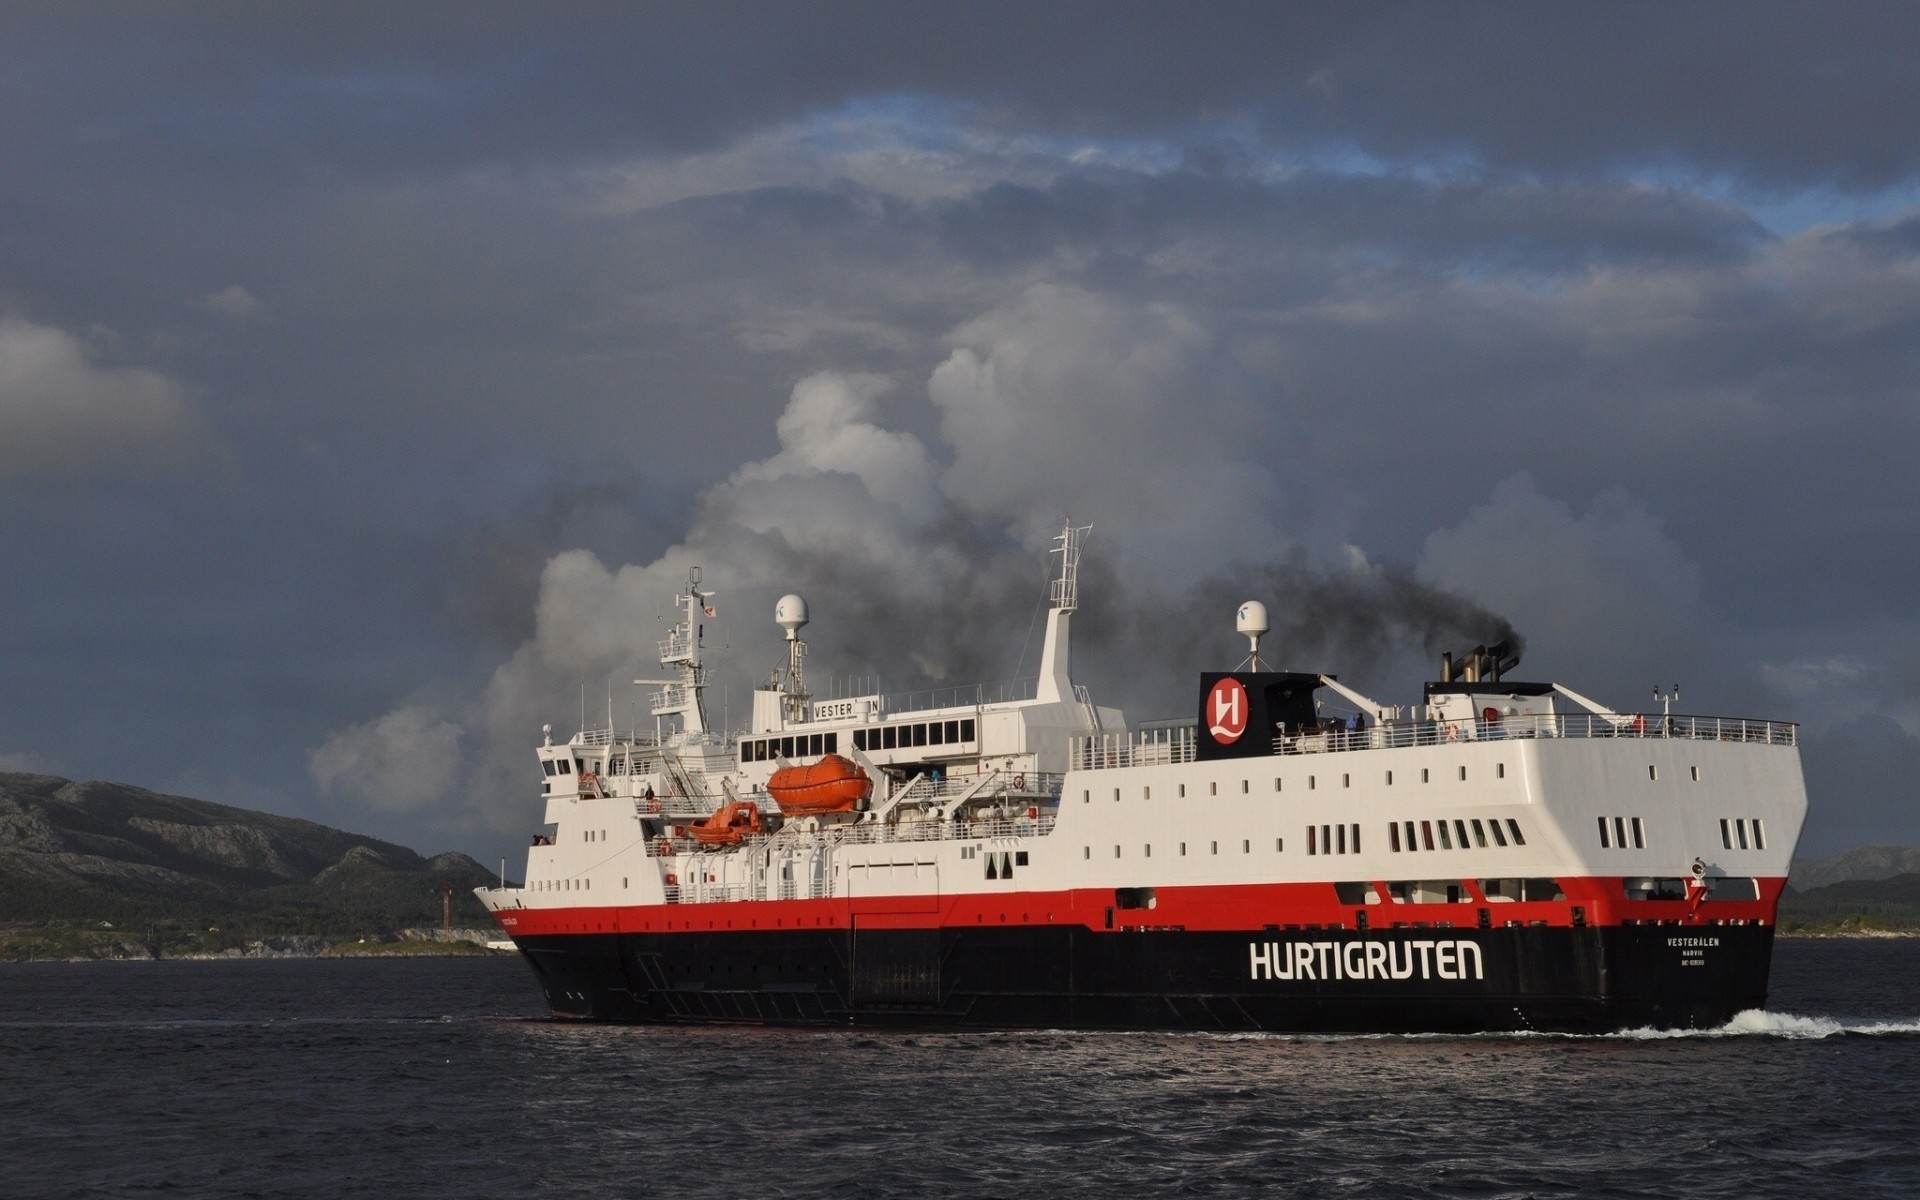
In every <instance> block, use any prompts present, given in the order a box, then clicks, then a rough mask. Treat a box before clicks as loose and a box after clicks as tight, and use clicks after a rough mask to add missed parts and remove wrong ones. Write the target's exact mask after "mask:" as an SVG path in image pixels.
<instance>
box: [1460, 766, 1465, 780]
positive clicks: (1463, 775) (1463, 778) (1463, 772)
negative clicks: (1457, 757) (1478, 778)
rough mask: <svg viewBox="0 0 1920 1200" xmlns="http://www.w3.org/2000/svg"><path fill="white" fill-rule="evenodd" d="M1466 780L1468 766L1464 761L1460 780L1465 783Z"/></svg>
mask: <svg viewBox="0 0 1920 1200" xmlns="http://www.w3.org/2000/svg"><path fill="white" fill-rule="evenodd" d="M1466 781H1467V767H1466V764H1465V763H1462V764H1460V782H1461V783H1465V782H1466Z"/></svg>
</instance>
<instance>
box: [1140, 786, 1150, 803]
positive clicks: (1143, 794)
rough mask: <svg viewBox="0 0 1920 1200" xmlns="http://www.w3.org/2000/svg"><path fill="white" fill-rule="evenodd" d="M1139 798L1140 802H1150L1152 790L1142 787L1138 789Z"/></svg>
mask: <svg viewBox="0 0 1920 1200" xmlns="http://www.w3.org/2000/svg"><path fill="white" fill-rule="evenodd" d="M1140 798H1141V799H1142V800H1151V799H1153V789H1152V788H1150V787H1143V788H1141V789H1140Z"/></svg>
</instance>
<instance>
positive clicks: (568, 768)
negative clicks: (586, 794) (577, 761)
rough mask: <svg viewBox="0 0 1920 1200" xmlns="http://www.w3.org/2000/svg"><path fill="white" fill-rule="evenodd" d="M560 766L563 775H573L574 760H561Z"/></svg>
mask: <svg viewBox="0 0 1920 1200" xmlns="http://www.w3.org/2000/svg"><path fill="white" fill-rule="evenodd" d="M558 766H559V769H560V773H561V774H562V775H571V774H573V760H572V759H570V758H563V759H561V760H560V762H559V764H558Z"/></svg>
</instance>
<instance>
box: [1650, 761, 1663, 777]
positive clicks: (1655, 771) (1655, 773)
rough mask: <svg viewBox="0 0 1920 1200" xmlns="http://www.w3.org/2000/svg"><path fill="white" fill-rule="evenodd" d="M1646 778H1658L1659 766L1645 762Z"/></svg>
mask: <svg viewBox="0 0 1920 1200" xmlns="http://www.w3.org/2000/svg"><path fill="white" fill-rule="evenodd" d="M1647 778H1648V779H1658V778H1660V768H1659V767H1656V766H1654V765H1653V764H1652V763H1648V764H1647Z"/></svg>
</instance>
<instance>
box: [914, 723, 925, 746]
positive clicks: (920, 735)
mask: <svg viewBox="0 0 1920 1200" xmlns="http://www.w3.org/2000/svg"><path fill="white" fill-rule="evenodd" d="M913 744H914V745H916V746H924V745H926V744H927V727H926V726H925V725H915V726H914V727H913Z"/></svg>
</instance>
